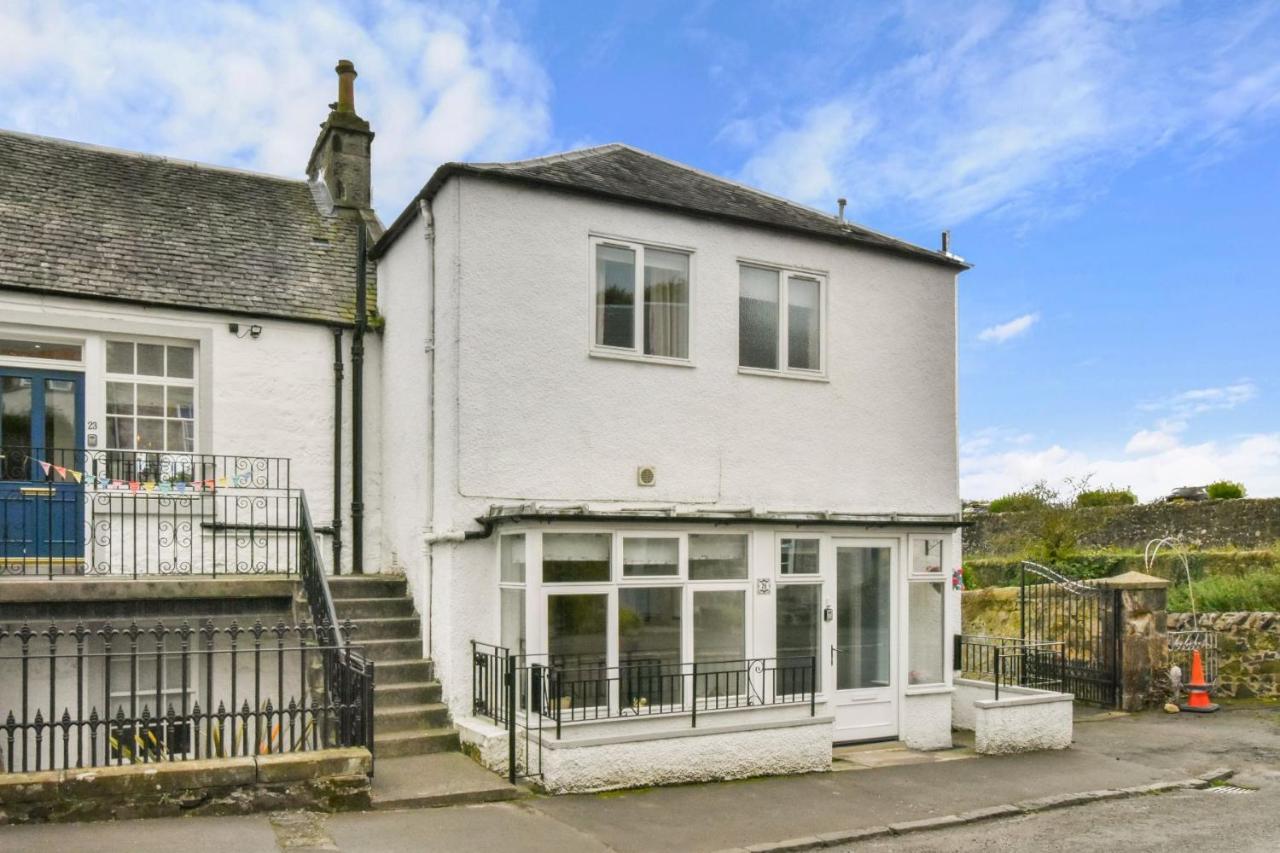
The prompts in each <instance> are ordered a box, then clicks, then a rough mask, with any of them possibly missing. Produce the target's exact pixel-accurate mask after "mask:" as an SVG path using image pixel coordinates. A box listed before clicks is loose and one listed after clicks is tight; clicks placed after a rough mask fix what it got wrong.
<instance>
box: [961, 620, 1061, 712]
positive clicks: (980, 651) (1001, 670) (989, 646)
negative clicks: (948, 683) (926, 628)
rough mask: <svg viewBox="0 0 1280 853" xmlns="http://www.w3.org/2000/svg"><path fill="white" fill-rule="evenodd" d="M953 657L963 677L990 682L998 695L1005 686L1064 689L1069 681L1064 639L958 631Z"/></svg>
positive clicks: (1059, 690) (997, 696) (1058, 690)
mask: <svg viewBox="0 0 1280 853" xmlns="http://www.w3.org/2000/svg"><path fill="white" fill-rule="evenodd" d="M953 660H954V662H955V664H954V666H955V670H956V674H957V675H958V676H959V677H961V678H972V679H975V680H978V681H990V682H992V683H993V684H994V685H995V698H996V699H999V698H1000V688H1001V687H1006V688H1008V687H1027V688H1033V689H1036V690H1052V691H1054V692H1061V691H1062V689H1063V685H1064V684H1065V683H1066V677H1067V674H1066V657H1065V655H1064V649H1063V642H1062V641H1061V640H1057V641H1053V642H1031V641H1029V640H1023V639H1021V638H1019V637H987V636H978V635H970V634H956V635H955V639H954V649H953Z"/></svg>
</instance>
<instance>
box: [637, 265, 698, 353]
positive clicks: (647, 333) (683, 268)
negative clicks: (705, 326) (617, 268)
mask: <svg viewBox="0 0 1280 853" xmlns="http://www.w3.org/2000/svg"><path fill="white" fill-rule="evenodd" d="M644 351H645V354H646V355H660V356H667V357H670V358H688V357H689V256H688V255H682V254H679V253H677V252H664V251H661V250H658V249H646V250H645V253H644Z"/></svg>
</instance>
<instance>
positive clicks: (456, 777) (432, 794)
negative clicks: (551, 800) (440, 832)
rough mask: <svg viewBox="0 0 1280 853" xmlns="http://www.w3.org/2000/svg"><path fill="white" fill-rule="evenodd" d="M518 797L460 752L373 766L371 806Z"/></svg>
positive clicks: (424, 805)
mask: <svg viewBox="0 0 1280 853" xmlns="http://www.w3.org/2000/svg"><path fill="white" fill-rule="evenodd" d="M518 796H520V790H519V789H518V788H516V787H515V786H514V785H511V784H508V783H507V781H506V780H505V779H503V778H502V777H501V776H498V775H497V774H496V773H491V772H490V771H488V770H486V769H485V768H483V767H481V766H480V765H479V764H477V763H476V762H474V761H472V760H471V759H470V758H468V757H467V756H465V755H463V754H462V753H460V752H437V753H432V754H430V755H413V756H407V757H405V758H383V759H380V760H379V761H378V763H377V766H376V767H375V769H374V776H373V807H374V808H375V809H403V808H436V807H439V806H457V805H472V804H475V803H489V802H495V801H499V800H513V799H515V798H516V797H518Z"/></svg>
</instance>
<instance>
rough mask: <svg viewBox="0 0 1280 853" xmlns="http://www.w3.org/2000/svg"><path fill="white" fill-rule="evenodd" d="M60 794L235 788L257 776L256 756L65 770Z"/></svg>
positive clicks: (88, 795)
mask: <svg viewBox="0 0 1280 853" xmlns="http://www.w3.org/2000/svg"><path fill="white" fill-rule="evenodd" d="M63 773H64V777H63V783H62V789H61V793H62V794H65V795H67V796H70V797H74V798H77V799H79V798H103V797H109V798H121V799H125V798H131V797H137V796H151V795H154V794H156V793H158V792H173V791H183V790H186V789H188V788H234V787H239V786H241V785H252V784H253V783H254V781H255V780H256V778H257V773H256V768H255V764H254V759H253V757H251V756H246V757H243V758H199V759H195V760H192V761H159V762H156V763H154V764H122V765H120V766H118V767H116V766H113V767H93V768H86V769H80V770H66V771H63Z"/></svg>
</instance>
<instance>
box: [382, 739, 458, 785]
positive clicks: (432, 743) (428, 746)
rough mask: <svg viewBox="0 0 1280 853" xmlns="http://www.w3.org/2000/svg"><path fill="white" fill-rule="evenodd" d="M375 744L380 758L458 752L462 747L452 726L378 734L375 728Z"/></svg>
mask: <svg viewBox="0 0 1280 853" xmlns="http://www.w3.org/2000/svg"><path fill="white" fill-rule="evenodd" d="M373 746H374V752H375V755H376V757H377V758H378V759H382V758H397V757H399V756H402V755H427V754H430V753H433V752H456V751H458V749H460V747H459V744H458V733H457V731H455V730H454V729H451V728H447V729H446V728H440V729H419V730H418V731H413V732H387V733H386V734H378V732H377V729H376V728H375V729H374V734H373ZM375 775H376V771H375Z"/></svg>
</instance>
